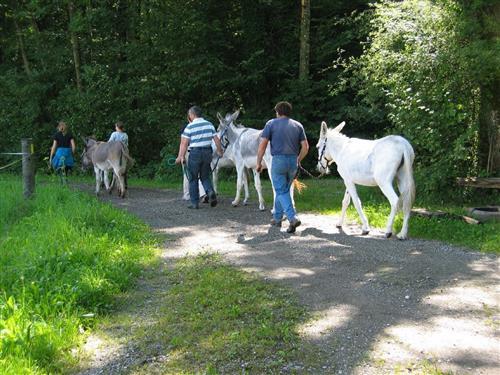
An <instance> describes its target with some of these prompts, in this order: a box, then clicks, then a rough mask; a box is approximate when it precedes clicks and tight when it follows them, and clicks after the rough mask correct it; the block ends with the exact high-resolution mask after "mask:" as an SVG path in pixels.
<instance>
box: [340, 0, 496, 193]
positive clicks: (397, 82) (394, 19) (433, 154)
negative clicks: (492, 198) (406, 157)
mask: <svg viewBox="0 0 500 375" xmlns="http://www.w3.org/2000/svg"><path fill="white" fill-rule="evenodd" d="M481 3H482V4H481ZM487 3H488V2H487V1H483V2H481V1H477V2H475V4H473V5H468V6H466V5H463V4H461V2H460V1H437V2H435V1H421V0H407V1H403V2H393V1H381V2H380V3H377V4H376V5H375V6H374V9H373V11H372V12H371V13H372V16H371V22H370V29H371V31H370V33H369V39H368V43H367V44H366V47H365V50H364V53H363V55H362V56H361V57H360V58H358V59H351V61H350V62H349V64H348V65H349V69H348V72H349V73H348V74H349V76H348V78H347V80H346V81H344V82H343V84H344V85H346V84H347V86H348V85H351V87H350V88H351V89H352V88H353V87H354V88H355V90H356V91H357V95H358V98H357V100H358V108H359V107H360V106H364V107H366V108H368V109H373V111H374V112H375V113H377V112H378V113H382V114H383V115H384V116H386V117H387V120H388V121H389V122H390V124H391V126H390V127H389V129H386V130H384V131H382V132H380V133H379V134H381V133H386V132H389V133H397V134H402V135H404V136H405V137H407V138H408V139H409V140H410V142H411V143H412V144H413V146H414V148H415V151H416V163H415V169H416V175H417V180H418V185H419V188H420V189H421V190H425V191H432V192H433V193H439V192H440V191H441V192H443V193H445V192H448V191H449V190H450V189H451V188H452V187H453V184H454V177H457V176H471V175H472V176H475V175H478V174H480V173H481V171H482V167H483V168H484V163H483V164H480V160H479V156H480V137H479V135H480V126H481V124H480V113H481V108H482V106H484V105H487V104H488V103H485V98H486V95H485V92H486V91H487V90H488V85H489V84H490V83H491V82H492V81H494V79H495V76H496V77H499V68H498V67H499V65H498V63H499V62H498V57H499V55H498V44H495V43H493V42H491V43H489V44H488V41H481V38H482V35H481V33H482V32H484V30H482V29H480V28H478V26H477V23H478V22H479V21H478V20H477V19H475V18H473V19H471V18H470V14H469V13H468V11H470V7H473V6H477V7H480V5H482V6H483V7H485V6H487V5H488V4H487ZM495 48H496V49H495Z"/></svg>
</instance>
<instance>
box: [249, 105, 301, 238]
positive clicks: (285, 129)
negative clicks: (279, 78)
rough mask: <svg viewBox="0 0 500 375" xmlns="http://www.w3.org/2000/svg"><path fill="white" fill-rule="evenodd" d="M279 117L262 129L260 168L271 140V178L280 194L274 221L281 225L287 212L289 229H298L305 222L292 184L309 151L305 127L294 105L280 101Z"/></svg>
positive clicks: (277, 193) (277, 194)
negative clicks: (297, 209) (297, 208)
mask: <svg viewBox="0 0 500 375" xmlns="http://www.w3.org/2000/svg"><path fill="white" fill-rule="evenodd" d="M274 110H275V111H276V118H275V119H272V120H269V121H268V122H267V124H266V126H265V128H264V130H263V131H262V135H261V142H260V145H259V151H258V153H257V172H260V171H261V170H262V158H263V157H264V153H265V152H266V148H267V145H268V143H269V142H270V143H271V155H272V156H273V159H272V166H271V179H272V181H273V186H274V191H275V193H276V197H275V199H274V214H273V220H271V225H274V226H277V227H281V220H282V219H283V213H285V214H286V216H287V218H288V221H289V222H290V226H289V227H288V229H287V230H286V231H287V232H288V233H294V232H295V229H296V228H297V227H298V226H299V225H300V224H301V222H300V220H299V219H298V218H297V216H296V212H295V208H294V207H293V203H292V197H291V195H290V187H291V185H292V183H293V180H294V178H295V175H296V173H297V168H298V165H299V163H300V162H301V161H302V159H304V157H305V156H306V155H307V152H308V151H309V143H308V142H307V138H306V133H305V131H304V127H303V126H302V124H301V123H300V122H298V121H295V120H292V119H291V118H290V114H291V112H292V105H291V104H290V103H288V102H279V103H278V104H276V106H275V107H274Z"/></svg>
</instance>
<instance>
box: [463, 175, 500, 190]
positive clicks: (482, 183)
mask: <svg viewBox="0 0 500 375" xmlns="http://www.w3.org/2000/svg"><path fill="white" fill-rule="evenodd" d="M457 184H458V185H460V186H470V187H475V188H483V189H500V177H465V178H464V177H459V178H457Z"/></svg>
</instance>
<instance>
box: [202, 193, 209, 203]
mask: <svg viewBox="0 0 500 375" xmlns="http://www.w3.org/2000/svg"><path fill="white" fill-rule="evenodd" d="M200 200H201V203H208V195H206V194H205V195H204V196H203V197H201V198H200Z"/></svg>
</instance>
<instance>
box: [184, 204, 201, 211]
mask: <svg viewBox="0 0 500 375" xmlns="http://www.w3.org/2000/svg"><path fill="white" fill-rule="evenodd" d="M187 207H188V208H190V209H192V210H197V209H198V208H200V207H198V205H197V204H190V205H189V206H187Z"/></svg>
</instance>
